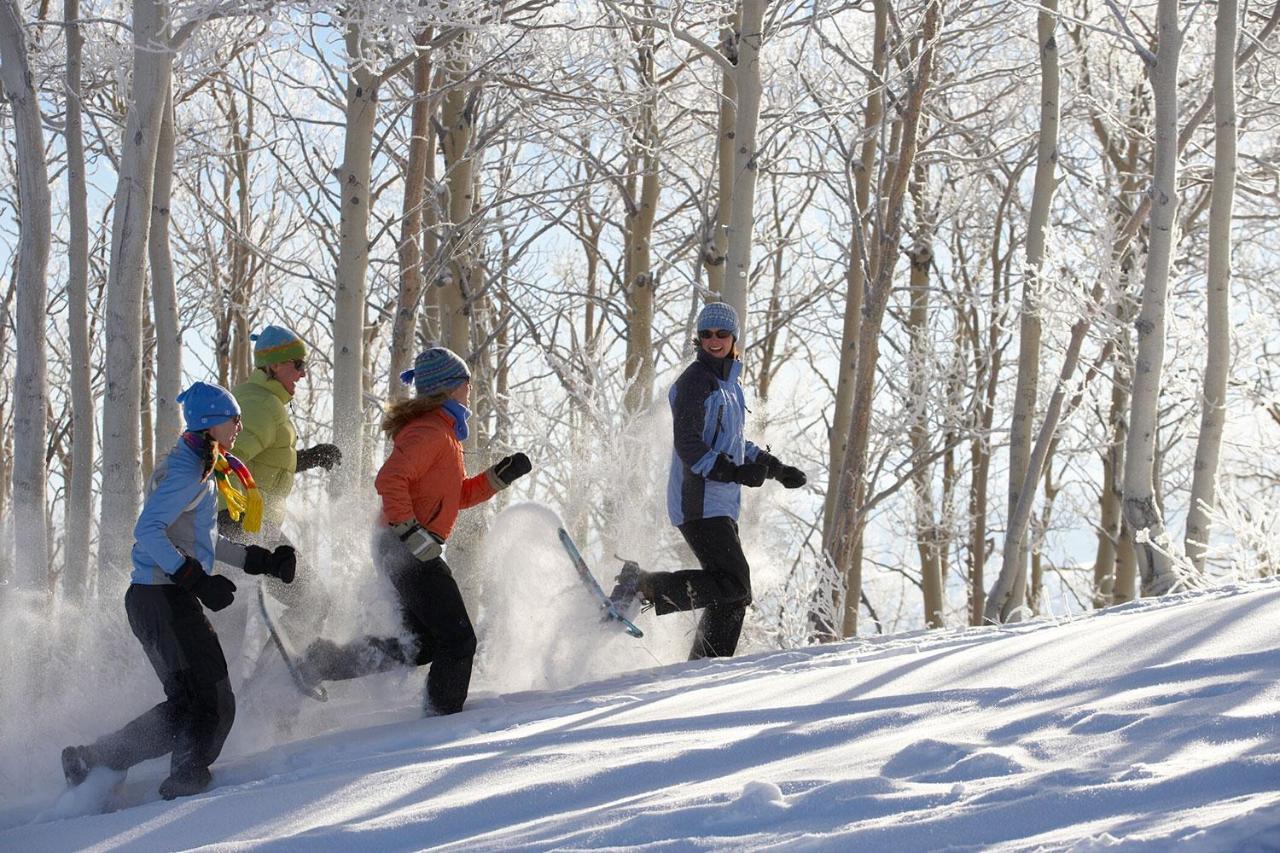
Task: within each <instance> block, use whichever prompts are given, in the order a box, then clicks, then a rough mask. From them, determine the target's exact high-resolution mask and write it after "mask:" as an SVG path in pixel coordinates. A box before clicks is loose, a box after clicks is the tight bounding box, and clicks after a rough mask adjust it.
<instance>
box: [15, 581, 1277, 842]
mask: <svg viewBox="0 0 1280 853" xmlns="http://www.w3.org/2000/svg"><path fill="white" fill-rule="evenodd" d="M667 618H670V617H667ZM661 621H662V620H656V619H655V617H654V616H653V614H652V613H648V614H644V615H643V616H641V623H640V624H641V626H642V627H644V628H646V630H648V629H650V628H656V627H658V625H659V623H660V622H661ZM1277 623H1280V583H1277V582H1276V581H1275V580H1264V581H1258V582H1255V583H1251V584H1241V585H1237V586H1233V587H1230V588H1225V589H1218V590H1213V591H1209V592H1201V593H1194V594H1193V593H1188V594H1185V595H1181V596H1170V597H1165V598H1163V599H1159V600H1152V601H1143V602H1138V603H1132V604H1129V605H1124V606H1120V607H1115V608H1111V609H1109V610H1106V611H1101V612H1098V613H1094V614H1090V615H1086V616H1080V617H1075V618H1070V619H1059V620H1045V621H1031V622H1026V623H1021V624H1017V625H1010V626H1001V627H991V628H980V629H973V628H969V629H955V630H944V631H936V632H927V633H926V632H920V633H915V634H910V635H899V636H892V637H886V638H881V639H876V640H864V641H851V642H845V643H840V644H832V645H825V646H817V647H811V648H803V649H796V650H788V651H773V652H765V653H759V654H754V655H748V656H743V657H738V658H734V659H730V660H716V661H700V662H692V663H689V662H681V663H674V664H667V665H663V666H656V667H655V666H652V658H651V657H650V656H649V655H648V654H646V653H645V651H644V646H645V643H646V642H649V641H650V638H649V637H648V636H647V637H646V638H645V639H644V640H634V639H631V638H629V637H626V636H624V635H621V634H605V633H602V632H601V633H592V632H591V631H587V632H585V633H583V634H582V635H581V636H580V638H579V645H580V646H581V658H582V659H583V660H586V659H589V658H590V657H592V656H597V655H598V656H601V657H603V658H608V659H611V660H620V659H621V660H625V659H630V660H631V662H632V668H631V669H630V671H626V672H622V673H621V674H617V675H613V676H611V677H606V678H603V679H597V680H593V681H585V682H582V683H577V684H574V685H573V686H569V687H559V688H554V689H530V690H524V691H521V692H506V693H504V692H497V691H493V690H491V689H479V690H477V691H474V692H473V694H472V698H471V700H470V701H469V702H468V705H467V708H466V710H465V711H463V712H462V713H460V714H457V715H454V716H451V717H435V718H427V719H421V718H420V717H419V712H418V707H419V695H418V692H419V690H420V687H421V673H409V674H392V675H388V676H377V677H375V678H373V679H367V680H364V681H362V682H348V683H345V684H341V685H335V687H336V688H338V689H335V690H334V697H333V699H332V700H331V702H330V703H328V704H327V705H319V704H317V703H311V702H309V700H305V699H301V698H296V697H295V699H296V702H298V703H300V704H302V710H301V711H300V712H299V713H301V714H303V715H304V717H303V718H304V720H305V721H307V722H308V724H309V725H310V726H311V727H312V728H314V727H319V728H321V729H323V730H322V731H314V730H306V731H304V732H303V733H302V734H301V735H299V736H295V737H293V739H289V738H288V737H285V738H283V740H282V742H279V743H276V744H274V745H270V744H267V745H263V744H261V743H255V742H253V741H252V740H245V739H242V740H240V741H239V742H235V741H233V743H232V744H229V748H228V751H227V752H226V753H224V756H223V758H222V759H221V760H220V761H219V762H218V763H217V764H215V765H214V773H215V776H214V782H215V787H213V788H211V789H210V790H209V791H207V792H206V793H204V794H201V795H198V796H194V797H188V798H184V799H179V800H176V801H173V802H164V801H161V800H159V799H158V796H157V795H156V793H155V788H156V786H157V784H158V783H159V781H160V780H161V779H162V778H163V776H164V773H165V766H164V764H163V763H162V762H159V761H157V762H149V763H147V764H143V765H139V767H137V768H134V769H133V770H132V771H131V772H130V774H129V776H128V778H127V780H126V781H125V782H124V783H123V785H121V784H119V783H120V780H119V778H118V777H117V776H114V775H112V774H110V773H107V772H106V771H95V773H94V774H92V775H91V777H90V779H89V780H88V781H86V783H85V784H84V785H83V786H81V789H76V790H73V791H69V792H65V793H62V794H61V795H60V794H59V792H60V791H61V790H62V782H61V778H60V771H59V769H58V766H57V765H58V760H57V748H50V749H49V750H48V756H47V758H48V760H47V762H46V763H47V768H41V769H40V770H38V771H33V773H32V776H31V777H30V778H29V779H28V780H27V787H26V790H25V791H23V792H21V793H20V795H18V796H13V797H10V798H8V801H7V802H6V803H5V804H4V805H3V806H0V850H14V851H17V850H22V851H43V850H50V851H52V850H117V849H124V850H179V849H191V848H196V849H199V848H205V847H209V848H216V849H218V850H244V849H256V848H259V847H267V848H270V849H273V850H276V849H279V850H307V851H324V850H334V851H338V850H342V851H350V850H379V851H382V850H414V849H422V848H433V849H442V850H468V851H470V850H488V849H501V848H513V847H514V848H520V849H531V850H542V849H607V848H623V847H625V848H637V847H638V848H647V849H662V850H690V849H744V848H750V849H766V850H767V849H786V850H788V851H792V850H893V851H913V850H978V849H981V850H1046V851H1049V850H1072V851H1104V850H1105V851H1116V850H1122V851H1134V850H1143V851H1146V850H1167V849H1169V848H1171V847H1173V846H1175V845H1178V846H1179V847H1180V849H1187V850H1195V851H1228V850H1229V851H1268V850H1277V849H1280V732H1278V731H1277V711H1278V710H1280V685H1278V684H1277V675H1278V674H1280V649H1277V647H1276V646H1277V642H1276V641H1277V636H1278V635H1277V631H1276V628H1275V626H1276V624H1277ZM481 642H482V644H483V643H484V642H485V636H484V635H483V633H482V635H481ZM650 651H652V650H650ZM664 654H667V656H668V659H669V657H670V655H669V654H668V653H667V652H665V651H664ZM561 658H562V662H563V659H564V655H563V652H561ZM479 686H480V687H482V688H483V687H485V685H479ZM303 703H305V704H303ZM129 710H130V711H131V712H136V711H138V710H141V708H133V709H129ZM312 712H315V713H317V714H319V713H320V712H323V713H322V714H321V715H320V716H311V717H307V716H305V715H306V714H309V713H312ZM84 725H90V724H89V723H85V724H84ZM241 725H244V726H246V727H247V728H248V729H249V730H253V728H254V723H253V721H252V719H249V720H244V719H241V720H238V721H237V726H241ZM99 728H100V727H98V728H94V729H93V730H92V731H84V732H83V735H82V736H83V737H84V738H85V739H88V738H90V737H92V736H95V735H97V734H99V733H101V732H100V731H99ZM304 728H305V727H304ZM295 734H296V733H295ZM236 743H238V745H237V746H235V748H232V746H233V745H234V744H236ZM107 801H111V802H112V805H113V807H115V808H116V809H117V810H116V811H113V812H110V813H107V814H93V813H89V812H91V811H93V810H96V809H97V808H98V807H100V804H101V803H103V802H107Z"/></svg>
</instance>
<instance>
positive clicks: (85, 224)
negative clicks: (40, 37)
mask: <svg viewBox="0 0 1280 853" xmlns="http://www.w3.org/2000/svg"><path fill="white" fill-rule="evenodd" d="M62 17H63V21H64V22H65V25H66V26H65V31H66V52H67V69H66V86H67V118H66V128H65V131H64V136H65V138H66V147H67V218H68V235H67V328H68V333H69V338H70V341H69V343H70V352H69V353H68V355H69V361H70V365H69V367H68V370H69V374H68V376H67V381H68V383H69V384H70V386H71V482H70V486H69V491H68V497H67V515H66V517H67V524H66V567H65V568H64V569H63V588H64V589H65V591H66V593H67V595H68V596H69V597H70V599H71V600H72V601H77V602H78V601H83V600H84V598H85V596H86V594H87V593H88V585H89V541H90V536H91V533H92V527H93V459H94V452H93V443H94V435H95V433H96V431H97V426H96V424H95V423H94V411H93V408H94V407H93V385H92V372H91V371H92V367H91V363H90V360H89V359H90V356H89V204H88V187H87V185H86V182H85V162H84V129H83V121H82V118H81V109H80V91H81V83H80V77H81V72H82V68H83V59H82V57H83V54H84V35H83V34H82V33H81V31H80V0H64V3H63V7H62Z"/></svg>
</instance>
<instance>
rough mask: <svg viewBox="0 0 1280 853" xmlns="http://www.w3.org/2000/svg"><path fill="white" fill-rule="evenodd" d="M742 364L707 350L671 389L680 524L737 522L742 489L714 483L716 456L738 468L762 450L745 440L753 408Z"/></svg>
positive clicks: (671, 488)
mask: <svg viewBox="0 0 1280 853" xmlns="http://www.w3.org/2000/svg"><path fill="white" fill-rule="evenodd" d="M741 373H742V362H740V361H738V360H737V359H736V358H715V357H713V356H711V355H709V354H707V353H706V352H705V351H703V350H699V351H698V357H697V359H696V360H695V361H694V362H693V364H691V365H689V366H688V367H687V368H685V371H684V373H681V374H680V378H679V379H677V380H676V382H675V384H674V385H672V386H671V391H670V392H668V394H667V400H668V402H670V404H671V418H672V449H671V470H670V473H669V475H668V477H667V515H668V516H669V517H670V519H671V523H672V524H674V525H677V526H678V525H681V524H684V523H685V522H686V521H695V520H697V519H700V518H715V517H717V516H727V517H729V518H732V519H734V520H736V519H737V518H738V510H739V508H740V506H741V502H742V486H740V485H738V484H737V483H725V482H720V481H717V480H711V479H708V476H707V475H708V474H710V473H711V468H712V466H713V465H715V461H716V457H717V456H719V455H721V454H723V455H725V456H727V457H728V458H729V461H730V462H732V463H733V464H735V465H741V464H742V463H743V462H744V461H748V460H749V461H752V462H754V461H755V458H756V454H758V453H759V452H760V449H759V448H758V447H756V446H755V445H754V444H752V443H751V442H749V441H747V440H746V439H745V438H744V437H743V427H744V426H745V424H746V419H747V404H746V400H745V398H744V397H743V395H742V385H741V384H739V382H738V376H739V375H740V374H741Z"/></svg>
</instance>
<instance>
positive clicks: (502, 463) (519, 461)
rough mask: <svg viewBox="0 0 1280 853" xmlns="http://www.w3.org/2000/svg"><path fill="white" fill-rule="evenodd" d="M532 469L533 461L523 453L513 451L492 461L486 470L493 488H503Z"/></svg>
mask: <svg viewBox="0 0 1280 853" xmlns="http://www.w3.org/2000/svg"><path fill="white" fill-rule="evenodd" d="M532 470H533V463H532V462H530V461H529V457H528V456H525V455H524V454H523V453H513V454H511V455H510V456H506V457H503V458H502V459H499V460H498V461H497V462H496V463H494V465H493V467H491V468H490V469H489V471H488V473H489V475H490V477H489V480H490V482H492V483H493V487H494V488H495V489H499V490H501V489H505V488H506V487H507V486H510V485H511V484H512V483H514V482H515V481H516V480H518V479H520V478H521V477H523V476H524V475H525V474H528V473H529V472H530V471H532Z"/></svg>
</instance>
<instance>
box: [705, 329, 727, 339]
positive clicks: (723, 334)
mask: <svg viewBox="0 0 1280 853" xmlns="http://www.w3.org/2000/svg"><path fill="white" fill-rule="evenodd" d="M698 337H700V338H702V339H703V340H704V341H709V340H711V339H712V338H720V339H721V340H723V339H725V338H731V337H733V332H731V331H729V330H728V329H703V330H702V331H700V332H698Z"/></svg>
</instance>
